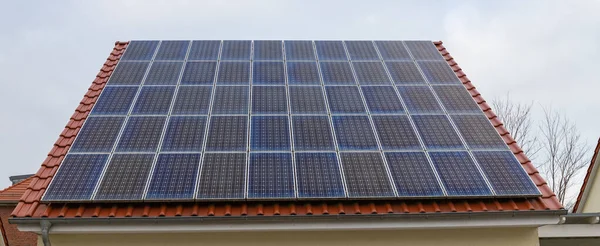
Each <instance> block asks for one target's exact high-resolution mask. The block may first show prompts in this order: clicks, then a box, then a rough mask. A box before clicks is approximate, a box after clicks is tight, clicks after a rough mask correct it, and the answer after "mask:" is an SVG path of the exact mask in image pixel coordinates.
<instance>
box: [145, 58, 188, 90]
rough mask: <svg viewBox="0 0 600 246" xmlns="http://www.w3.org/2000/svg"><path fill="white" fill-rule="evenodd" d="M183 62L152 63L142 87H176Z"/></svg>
mask: <svg viewBox="0 0 600 246" xmlns="http://www.w3.org/2000/svg"><path fill="white" fill-rule="evenodd" d="M182 66H183V62H153V63H152V66H150V71H149V72H148V76H146V80H145V81H144V85H176V84H177V80H179V74H180V73H181V67H182Z"/></svg>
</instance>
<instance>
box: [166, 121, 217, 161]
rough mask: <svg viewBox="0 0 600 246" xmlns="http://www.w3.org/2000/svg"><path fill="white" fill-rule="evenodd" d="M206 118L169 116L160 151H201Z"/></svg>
mask: <svg viewBox="0 0 600 246" xmlns="http://www.w3.org/2000/svg"><path fill="white" fill-rule="evenodd" d="M205 125H206V116H171V117H170V118H169V124H168V125H167V132H166V133H165V137H164V139H163V142H162V148H161V151H163V152H164V151H193V152H201V151H202V142H203V141H204V126H205Z"/></svg>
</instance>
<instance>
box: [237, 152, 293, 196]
mask: <svg viewBox="0 0 600 246" xmlns="http://www.w3.org/2000/svg"><path fill="white" fill-rule="evenodd" d="M249 175H250V176H249V177H248V179H249V182H248V198H293V197H294V195H295V194H294V172H293V168H292V154H291V153H250V167H249Z"/></svg>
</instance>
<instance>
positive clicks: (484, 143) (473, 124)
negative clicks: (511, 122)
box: [451, 114, 508, 149]
mask: <svg viewBox="0 0 600 246" xmlns="http://www.w3.org/2000/svg"><path fill="white" fill-rule="evenodd" d="M451 118H452V120H453V121H454V123H455V124H456V128H458V131H459V132H460V134H461V135H462V136H463V138H464V139H465V142H466V143H467V145H468V146H469V148H471V149H507V148H508V146H507V145H506V144H505V143H504V140H502V138H500V135H498V132H497V131H496V129H495V128H494V126H492V124H490V121H489V120H488V118H487V117H486V116H485V115H483V114H480V115H452V116H451Z"/></svg>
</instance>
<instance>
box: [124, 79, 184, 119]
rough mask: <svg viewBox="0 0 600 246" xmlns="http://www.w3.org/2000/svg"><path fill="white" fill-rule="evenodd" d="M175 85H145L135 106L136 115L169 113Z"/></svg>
mask: <svg viewBox="0 0 600 246" xmlns="http://www.w3.org/2000/svg"><path fill="white" fill-rule="evenodd" d="M173 93H175V86H144V87H142V91H141V92H140V95H139V96H138V98H137V100H136V102H135V105H134V106H133V111H132V112H131V113H132V114H134V115H157V114H167V113H168V112H169V108H170V107H171V101H172V99H173Z"/></svg>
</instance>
